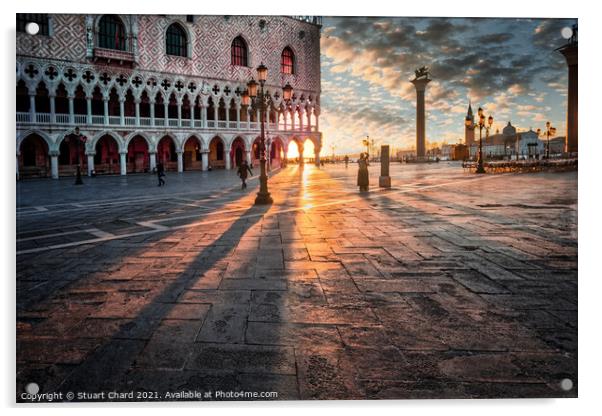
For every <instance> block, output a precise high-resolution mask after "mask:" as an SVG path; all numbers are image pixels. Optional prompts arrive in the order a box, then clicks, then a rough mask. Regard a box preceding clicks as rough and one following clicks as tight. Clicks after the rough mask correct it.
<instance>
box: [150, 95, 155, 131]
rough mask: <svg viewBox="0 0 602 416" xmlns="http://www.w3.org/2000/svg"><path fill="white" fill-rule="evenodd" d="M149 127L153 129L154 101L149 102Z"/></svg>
mask: <svg viewBox="0 0 602 416" xmlns="http://www.w3.org/2000/svg"><path fill="white" fill-rule="evenodd" d="M150 125H151V127H155V100H150Z"/></svg>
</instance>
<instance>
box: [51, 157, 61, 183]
mask: <svg viewBox="0 0 602 416" xmlns="http://www.w3.org/2000/svg"><path fill="white" fill-rule="evenodd" d="M50 176H51V177H52V179H58V178H59V152H57V151H52V152H50Z"/></svg>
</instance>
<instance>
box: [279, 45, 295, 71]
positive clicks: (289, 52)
mask: <svg viewBox="0 0 602 416" xmlns="http://www.w3.org/2000/svg"><path fill="white" fill-rule="evenodd" d="M280 72H282V73H283V74H294V73H295V53H294V52H293V49H292V48H291V47H290V46H286V47H285V48H284V49H283V50H282V53H281V54H280Z"/></svg>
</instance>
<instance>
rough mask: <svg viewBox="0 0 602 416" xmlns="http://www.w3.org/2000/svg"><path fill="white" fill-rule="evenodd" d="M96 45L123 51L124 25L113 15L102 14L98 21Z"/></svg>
mask: <svg viewBox="0 0 602 416" xmlns="http://www.w3.org/2000/svg"><path fill="white" fill-rule="evenodd" d="M98 46H99V47H101V48H107V49H117V50H119V51H125V26H124V25H123V22H122V21H121V19H119V18H118V17H117V16H114V15H104V16H103V17H101V18H100V22H99V23H98Z"/></svg>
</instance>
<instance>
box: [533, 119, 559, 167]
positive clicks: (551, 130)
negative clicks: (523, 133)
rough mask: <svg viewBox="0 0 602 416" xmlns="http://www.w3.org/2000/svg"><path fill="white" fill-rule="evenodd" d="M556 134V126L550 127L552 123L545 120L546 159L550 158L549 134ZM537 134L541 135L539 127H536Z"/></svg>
mask: <svg viewBox="0 0 602 416" xmlns="http://www.w3.org/2000/svg"><path fill="white" fill-rule="evenodd" d="M555 134H556V127H552V123H550V122H549V121H546V132H545V136H546V137H547V143H546V159H549V158H550V136H554V135H555ZM537 135H538V136H541V129H537Z"/></svg>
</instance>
